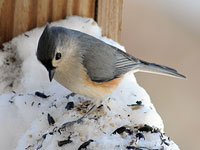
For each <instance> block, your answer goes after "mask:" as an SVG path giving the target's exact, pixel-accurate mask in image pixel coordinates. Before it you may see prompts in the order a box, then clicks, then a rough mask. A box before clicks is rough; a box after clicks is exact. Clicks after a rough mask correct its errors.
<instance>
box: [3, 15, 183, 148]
mask: <svg viewBox="0 0 200 150" xmlns="http://www.w3.org/2000/svg"><path fill="white" fill-rule="evenodd" d="M52 25H56V26H63V27H67V28H72V29H76V30H79V31H82V32H85V33H88V34H90V35H93V36H95V37H97V38H99V39H101V40H103V41H105V42H107V43H109V44H111V45H114V46H117V47H119V48H120V49H123V50H124V47H122V46H120V45H119V44H118V43H115V42H114V41H112V40H111V39H108V38H106V37H102V35H101V29H100V28H99V26H98V25H97V24H96V22H95V21H94V20H93V19H90V18H82V17H78V16H72V17H67V19H65V20H61V21H57V22H54V23H52ZM43 29H44V27H42V28H36V29H33V30H31V31H29V32H26V33H24V34H21V35H19V36H18V37H16V38H14V39H13V40H11V41H10V42H9V43H5V44H4V48H3V53H2V54H0V59H1V60H2V61H1V63H0V67H1V71H0V76H1V79H3V80H0V92H1V93H2V95H0V122H1V124H0V133H1V135H0V149H7V150H12V149H17V150H22V149H26V150H34V149H39V150H51V149H52V150H57V149H58V150H61V149H72V150H73V149H78V150H81V149H90V150H101V149H111V150H117V149H119V150H121V149H137V150H143V149H144V150H149V149H151V150H178V149H179V148H178V146H177V145H176V144H175V143H174V142H173V141H172V140H170V139H169V138H168V137H167V136H166V135H165V134H164V133H163V132H164V126H163V122H162V119H161V118H160V116H159V115H158V113H157V112H156V110H155V108H154V106H153V104H152V103H151V100H150V98H149V96H148V94H147V93H146V92H145V90H144V89H143V88H141V87H140V86H139V85H138V84H137V82H136V79H135V77H134V75H133V73H132V72H129V73H127V74H126V75H125V77H124V79H123V80H122V82H121V83H120V85H119V87H118V88H117V89H116V90H115V91H114V92H113V93H112V94H111V95H110V97H109V98H108V99H107V100H105V101H104V102H103V103H102V106H100V107H98V109H97V110H95V111H94V112H92V113H91V114H90V115H89V116H87V117H86V118H84V120H83V121H82V122H80V123H76V124H74V125H72V126H69V127H67V128H66V129H65V130H60V127H61V125H62V124H63V123H65V122H69V121H73V120H76V119H78V118H80V117H81V116H83V115H84V114H85V112H87V111H88V110H89V108H91V106H92V104H93V100H92V99H88V98H86V97H83V96H80V95H74V94H71V92H70V91H69V90H67V89H66V88H64V87H62V86H61V85H59V84H58V83H57V82H56V81H55V80H54V81H53V82H51V83H49V80H48V74H47V71H46V70H45V68H44V67H43V66H42V65H41V64H40V63H39V62H38V61H37V59H36V56H35V52H36V49H37V43H38V40H39V37H40V35H41V33H42V31H43ZM8 49H10V50H8ZM8 56H9V57H8ZM7 58H9V59H8V60H6V59H7ZM10 58H12V59H10ZM13 59H14V61H12V60H13ZM6 63H9V65H6ZM5 71H6V72H5ZM6 75H7V76H8V77H9V79H6ZM11 83H12V84H11Z"/></svg>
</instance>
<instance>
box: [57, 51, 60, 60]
mask: <svg viewBox="0 0 200 150" xmlns="http://www.w3.org/2000/svg"><path fill="white" fill-rule="evenodd" d="M60 58H61V53H60V52H58V53H56V60H59V59H60Z"/></svg>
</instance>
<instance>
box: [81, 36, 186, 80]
mask: <svg viewBox="0 0 200 150" xmlns="http://www.w3.org/2000/svg"><path fill="white" fill-rule="evenodd" d="M78 41H79V42H78V43H79V46H80V48H81V51H82V52H83V65H84V67H85V68H86V71H87V73H88V75H89V77H90V78H91V80H93V81H95V82H104V81H109V80H112V79H114V78H117V77H119V76H121V75H122V74H125V73H127V72H129V71H131V70H137V71H143V72H151V73H156V74H164V75H170V76H173V77H179V78H185V76H183V75H181V74H179V73H178V72H177V71H176V70H174V69H172V68H169V67H166V66H162V65H157V64H154V63H148V62H145V61H142V60H140V59H137V58H135V57H134V56H132V55H130V54H128V53H125V52H123V51H122V50H120V49H118V48H116V47H113V46H111V45H108V44H106V43H105V42H103V41H101V40H99V39H96V38H94V37H92V36H89V35H87V34H80V35H79V38H78Z"/></svg>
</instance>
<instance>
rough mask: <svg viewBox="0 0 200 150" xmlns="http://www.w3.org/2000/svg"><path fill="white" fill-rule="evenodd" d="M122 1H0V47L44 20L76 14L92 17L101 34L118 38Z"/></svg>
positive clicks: (41, 23)
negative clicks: (100, 29) (100, 28)
mask: <svg viewBox="0 0 200 150" xmlns="http://www.w3.org/2000/svg"><path fill="white" fill-rule="evenodd" d="M122 4H123V0H0V46H1V44H2V43H3V42H6V41H9V40H10V39H11V38H12V37H14V36H17V35H18V34H20V33H23V32H25V31H28V30H30V29H32V28H34V27H37V26H43V25H44V24H46V23H47V22H51V21H56V20H60V19H64V18H65V17H66V16H69V15H79V16H84V17H90V18H94V19H96V21H97V23H98V24H99V25H100V26H101V27H102V31H103V35H105V36H108V37H110V38H112V39H113V40H115V41H117V42H119V41H120V31H121V23H122Z"/></svg>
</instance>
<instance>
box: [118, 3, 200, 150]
mask: <svg viewBox="0 0 200 150" xmlns="http://www.w3.org/2000/svg"><path fill="white" fill-rule="evenodd" d="M121 44H122V45H124V46H125V47H126V50H127V51H128V52H129V53H131V54H132V55H134V56H136V57H138V58H141V59H144V60H146V61H150V62H156V63H159V64H163V65H166V66H169V67H172V68H175V69H177V70H178V71H179V72H180V73H182V74H184V75H186V76H187V80H180V79H176V78H171V77H166V76H160V75H154V74H147V73H136V78H137V81H138V83H139V84H140V85H141V86H142V87H143V88H145V89H146V91H147V92H148V93H149V95H150V97H151V99H152V102H153V103H154V105H155V107H156V109H157V111H158V112H159V114H160V115H161V117H162V119H163V121H164V124H165V132H166V133H167V135H168V136H170V137H171V138H172V139H173V140H174V141H175V143H177V144H178V145H179V147H180V149H198V147H199V140H200V138H199V135H200V130H199V127H200V117H198V115H200V108H199V106H200V99H199V95H198V93H199V92H200V1H197V0H167V1H160V0H152V1H146V0H124V8H123V24H122V34H121Z"/></svg>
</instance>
